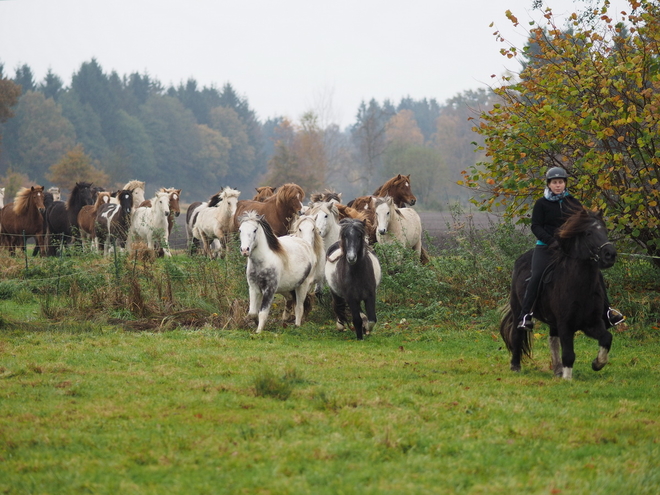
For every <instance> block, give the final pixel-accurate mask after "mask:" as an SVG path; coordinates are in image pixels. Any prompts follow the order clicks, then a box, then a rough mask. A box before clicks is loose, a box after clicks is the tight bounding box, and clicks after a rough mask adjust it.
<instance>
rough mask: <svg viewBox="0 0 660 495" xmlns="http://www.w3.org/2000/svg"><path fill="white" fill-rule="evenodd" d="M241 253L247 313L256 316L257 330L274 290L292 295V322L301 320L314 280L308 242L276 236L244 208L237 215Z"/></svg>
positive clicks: (298, 322)
mask: <svg viewBox="0 0 660 495" xmlns="http://www.w3.org/2000/svg"><path fill="white" fill-rule="evenodd" d="M239 233H240V239H241V254H242V255H243V256H245V257H247V258H248V262H247V268H246V271H245V274H246V277H247V282H248V286H249V290H250V309H249V311H248V317H250V318H257V319H258V325H257V330H256V332H257V333H260V332H261V331H262V330H263V329H264V326H265V325H266V320H267V319H268V313H269V312H270V307H271V304H272V303H273V298H274V297H275V294H276V293H277V294H283V295H284V297H285V298H286V299H292V298H295V315H296V326H300V324H301V323H302V318H303V312H304V303H305V297H306V296H307V294H308V292H309V288H310V287H311V285H312V283H313V281H314V274H315V266H314V264H315V262H316V254H315V253H314V250H313V249H312V246H311V245H310V244H309V242H307V241H305V240H303V239H301V238H299V237H295V236H291V235H286V236H282V237H277V236H276V235H275V234H274V233H273V230H272V229H271V228H270V225H269V224H268V222H267V221H266V219H265V218H264V217H263V215H258V214H257V213H256V212H254V211H248V212H246V213H245V214H243V215H242V216H241V217H240V227H239Z"/></svg>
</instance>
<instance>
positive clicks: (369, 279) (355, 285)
mask: <svg viewBox="0 0 660 495" xmlns="http://www.w3.org/2000/svg"><path fill="white" fill-rule="evenodd" d="M340 225H341V229H340V234H339V241H337V242H336V243H335V244H333V245H332V246H331V247H330V249H328V258H327V260H326V263H325V279H326V281H327V282H328V285H329V286H330V292H331V293H332V307H333V309H334V312H335V316H336V317H337V323H336V324H337V329H338V330H340V331H342V330H344V329H345V328H346V327H347V326H348V318H347V316H346V305H348V307H349V309H350V311H351V316H352V320H353V327H354V328H355V334H356V336H357V338H358V340H362V339H363V334H364V333H366V334H369V333H370V332H371V331H372V330H373V328H374V326H375V325H376V290H377V289H378V285H379V284H380V279H381V269H380V263H379V261H378V258H377V257H376V255H375V254H374V252H373V251H372V250H371V249H370V248H369V246H368V245H367V241H366V232H365V228H364V222H362V221H360V220H354V219H344V220H342V221H341V223H340ZM363 302H364V309H365V311H366V317H365V318H364V319H365V320H366V322H365V321H363V315H362V313H361V305H362V303H363Z"/></svg>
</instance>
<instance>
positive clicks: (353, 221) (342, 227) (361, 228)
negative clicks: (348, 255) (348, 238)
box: [339, 218, 367, 239]
mask: <svg viewBox="0 0 660 495" xmlns="http://www.w3.org/2000/svg"><path fill="white" fill-rule="evenodd" d="M349 229H357V230H358V232H359V233H360V235H361V236H363V237H364V235H366V233H367V230H366V225H365V223H364V222H363V221H362V220H360V219H358V218H344V219H343V220H342V221H341V222H339V237H340V238H341V239H343V238H344V236H345V235H346V231H347V230H349Z"/></svg>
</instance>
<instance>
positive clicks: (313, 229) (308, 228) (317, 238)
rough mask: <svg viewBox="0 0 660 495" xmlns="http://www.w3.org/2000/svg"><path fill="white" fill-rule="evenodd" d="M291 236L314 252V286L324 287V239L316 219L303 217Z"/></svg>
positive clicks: (294, 227)
mask: <svg viewBox="0 0 660 495" xmlns="http://www.w3.org/2000/svg"><path fill="white" fill-rule="evenodd" d="M291 235H293V236H296V237H300V238H301V239H304V240H306V241H307V242H308V243H309V245H310V246H312V249H313V250H314V256H315V258H316V264H315V266H316V273H315V274H314V284H313V286H315V287H316V288H317V289H319V290H320V288H321V287H322V286H323V280H324V278H325V253H326V250H325V249H324V242H323V238H322V237H321V235H320V233H319V230H318V228H317V226H316V219H315V218H314V217H311V216H307V215H303V216H301V217H298V219H297V220H296V221H295V222H294V223H293V225H292V226H291ZM284 318H285V319H286V315H285V317H284Z"/></svg>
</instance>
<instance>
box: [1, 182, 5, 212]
mask: <svg viewBox="0 0 660 495" xmlns="http://www.w3.org/2000/svg"><path fill="white" fill-rule="evenodd" d="M3 206H5V188H4V187H0V208H2V207H3Z"/></svg>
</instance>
